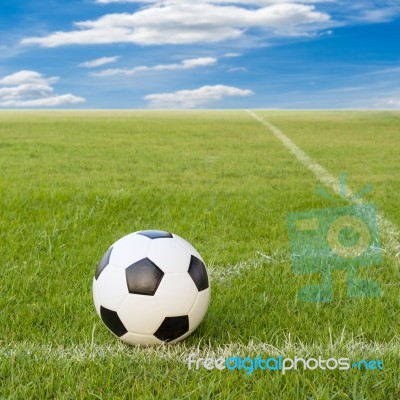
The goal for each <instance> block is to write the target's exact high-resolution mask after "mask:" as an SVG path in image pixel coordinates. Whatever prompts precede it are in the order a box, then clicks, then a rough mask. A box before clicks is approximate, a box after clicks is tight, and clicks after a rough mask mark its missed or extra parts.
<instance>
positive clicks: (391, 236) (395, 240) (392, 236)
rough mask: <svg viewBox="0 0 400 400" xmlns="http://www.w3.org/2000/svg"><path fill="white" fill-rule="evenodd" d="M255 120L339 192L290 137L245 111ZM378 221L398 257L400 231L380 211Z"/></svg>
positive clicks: (334, 181)
mask: <svg viewBox="0 0 400 400" xmlns="http://www.w3.org/2000/svg"><path fill="white" fill-rule="evenodd" d="M247 112H248V114H250V115H251V116H252V117H253V118H254V119H255V120H257V121H258V122H260V123H261V124H262V125H264V126H265V127H266V128H268V129H269V130H270V131H271V132H272V133H273V135H274V136H275V137H276V138H277V139H278V140H279V141H280V142H281V143H282V144H283V145H284V146H285V147H286V148H287V149H288V150H289V151H290V152H291V153H292V154H293V155H294V156H295V157H296V158H297V159H298V160H299V161H300V162H301V163H302V164H303V165H305V166H306V167H307V168H308V169H309V170H310V171H311V172H313V174H314V175H315V176H316V178H317V179H318V180H319V181H320V182H321V183H322V184H324V185H325V186H327V187H329V188H331V189H332V190H333V191H334V192H335V193H336V194H337V195H340V194H341V187H340V183H339V181H338V179H337V178H336V177H334V176H333V175H331V174H330V173H329V172H328V171H327V170H326V169H325V168H324V167H323V166H322V165H320V164H318V163H317V162H316V161H315V160H313V159H312V158H311V157H310V156H309V155H307V154H306V153H305V152H304V151H303V150H302V149H301V148H300V147H298V146H297V145H296V144H295V143H294V142H293V141H292V140H291V139H289V138H288V137H287V136H286V135H285V134H284V133H283V132H282V131H281V130H280V129H279V128H277V127H276V126H275V125H273V124H271V123H270V122H269V121H267V120H266V119H265V118H263V117H260V116H259V115H257V114H256V113H255V112H254V111H250V110H248V111H247ZM347 195H348V197H349V198H352V197H354V195H355V194H354V192H353V191H352V190H350V189H347ZM351 201H352V202H353V203H355V204H362V203H363V201H362V199H355V200H351ZM378 223H379V227H380V230H381V233H382V236H383V237H384V238H385V242H386V244H387V246H386V248H387V250H389V251H390V252H393V255H394V256H395V257H396V258H398V257H399V256H400V231H399V230H398V228H397V226H396V225H394V224H393V223H392V222H391V221H390V220H388V219H387V218H386V217H385V216H384V215H383V214H382V213H381V212H380V213H378Z"/></svg>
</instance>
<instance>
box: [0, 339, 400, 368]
mask: <svg viewBox="0 0 400 400" xmlns="http://www.w3.org/2000/svg"><path fill="white" fill-rule="evenodd" d="M339 353H340V356H343V357H346V356H347V357H351V356H354V357H355V356H362V357H364V358H365V357H370V356H376V355H388V354H392V355H395V356H396V357H400V345H399V342H398V340H397V339H392V340H391V341H390V342H385V343H380V342H366V341H363V340H360V339H357V340H356V339H352V340H348V341H344V339H343V337H341V338H338V340H336V341H332V342H330V343H329V344H326V343H325V344H321V345H309V344H306V343H302V342H298V341H296V342H292V340H291V338H290V337H288V338H286V341H285V343H284V344H283V345H282V346H280V347H279V348H276V347H274V346H272V345H270V344H268V343H265V342H260V341H257V340H255V339H253V340H250V341H249V342H248V343H247V344H243V343H240V342H237V343H228V344H226V345H213V344H212V343H211V342H209V343H204V344H203V343H200V344H199V345H198V346H187V345H186V344H185V342H182V343H177V344H171V345H168V344H166V345H160V346H155V347H145V348H141V347H132V346H126V345H123V344H122V343H121V342H118V341H115V342H113V343H112V344H109V345H106V344H104V345H98V344H94V343H86V344H81V345H71V346H62V345H51V344H40V343H33V342H11V343H8V344H2V345H0V359H2V358H15V357H23V358H24V359H32V360H37V361H41V360H43V359H46V360H56V361H57V360H68V361H73V362H88V361H93V360H96V359H100V358H109V357H124V358H126V357H128V358H131V359H134V360H136V361H138V362H146V361H150V362H151V361H152V360H154V358H157V359H159V360H167V361H169V360H170V361H182V362H187V359H188V357H189V355H190V354H194V355H196V356H197V357H203V358H206V357H215V358H218V357H224V358H229V357H234V356H236V355H238V356H240V357H255V356H258V355H269V356H279V355H281V356H287V355H297V356H309V357H318V356H320V355H321V356H323V355H336V354H339Z"/></svg>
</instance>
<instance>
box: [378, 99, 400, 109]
mask: <svg viewBox="0 0 400 400" xmlns="http://www.w3.org/2000/svg"><path fill="white" fill-rule="evenodd" d="M376 107H378V108H400V98H398V99H388V100H381V101H379V102H377V103H376Z"/></svg>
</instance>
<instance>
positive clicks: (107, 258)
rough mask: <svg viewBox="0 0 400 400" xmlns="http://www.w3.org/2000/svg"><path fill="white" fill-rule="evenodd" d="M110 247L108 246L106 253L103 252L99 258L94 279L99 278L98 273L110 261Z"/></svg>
mask: <svg viewBox="0 0 400 400" xmlns="http://www.w3.org/2000/svg"><path fill="white" fill-rule="evenodd" d="M112 249H113V248H112V247H110V248H109V249H108V250H107V251H106V253H105V254H104V256H103V258H102V259H101V260H100V262H99V264H98V266H97V268H96V272H95V274H94V277H95V279H96V280H97V279H99V276H100V274H101V273H102V272H103V270H104V268H105V267H107V265H108V263H109V262H110V256H111V252H112Z"/></svg>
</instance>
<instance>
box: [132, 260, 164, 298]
mask: <svg viewBox="0 0 400 400" xmlns="http://www.w3.org/2000/svg"><path fill="white" fill-rule="evenodd" d="M125 274H126V283H127V284H128V290H129V293H133V294H143V295H145V296H153V295H154V294H155V293H156V290H157V288H158V286H159V285H160V283H161V279H162V278H163V276H164V272H162V271H161V269H160V268H158V267H157V265H156V264H154V263H153V262H152V261H151V260H149V259H148V258H143V259H142V260H140V261H137V262H135V263H134V264H132V265H131V266H130V267H128V268H127V269H126V270H125Z"/></svg>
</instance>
